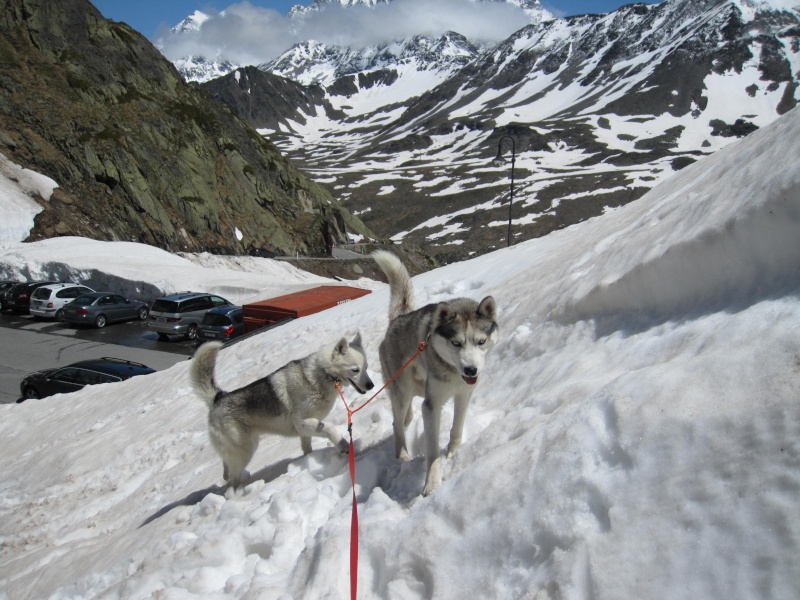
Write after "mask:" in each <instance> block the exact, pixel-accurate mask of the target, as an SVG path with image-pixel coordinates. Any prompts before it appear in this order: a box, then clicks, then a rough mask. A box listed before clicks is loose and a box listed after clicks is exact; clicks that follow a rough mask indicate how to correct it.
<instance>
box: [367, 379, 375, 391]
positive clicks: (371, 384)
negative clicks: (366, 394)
mask: <svg viewBox="0 0 800 600" xmlns="http://www.w3.org/2000/svg"><path fill="white" fill-rule="evenodd" d="M374 387H375V384H374V383H372V381H367V389H368V390H371V389H372V388H374Z"/></svg>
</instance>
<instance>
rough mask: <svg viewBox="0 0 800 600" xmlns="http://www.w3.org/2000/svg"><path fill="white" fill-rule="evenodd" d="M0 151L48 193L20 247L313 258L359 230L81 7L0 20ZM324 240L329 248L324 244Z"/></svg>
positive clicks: (264, 144) (127, 36) (29, 10)
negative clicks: (140, 246) (79, 245)
mask: <svg viewBox="0 0 800 600" xmlns="http://www.w3.org/2000/svg"><path fill="white" fill-rule="evenodd" d="M0 133H1V134H2V135H0V151H1V152H2V153H3V154H4V155H6V156H7V157H8V158H9V159H10V160H12V161H13V162H15V163H17V164H20V165H22V166H24V167H27V168H30V169H33V170H35V171H37V172H40V173H43V174H45V175H47V176H49V177H51V178H52V179H53V180H55V181H56V182H57V183H58V185H59V187H58V188H57V189H56V191H55V192H54V194H53V196H52V198H51V199H50V201H49V202H44V201H42V202H41V204H42V206H43V208H44V210H43V212H41V213H40V214H39V215H38V216H37V218H36V222H35V227H34V230H33V231H32V233H31V237H30V238H29V239H31V240H35V239H41V238H47V237H53V236H58V235H79V236H85V237H90V238H95V239H102V240H127V241H137V242H143V243H147V244H151V245H154V246H158V247H161V248H164V249H167V250H171V251H179V250H180V251H212V252H217V253H226V254H244V253H248V252H251V251H260V252H263V251H271V252H277V253H281V254H293V255H294V254H296V253H300V254H304V255H314V256H321V255H324V254H325V253H326V251H327V248H326V240H325V235H328V236H331V237H332V239H333V240H334V241H341V242H344V241H346V240H347V238H348V233H360V234H366V235H370V233H371V232H370V231H369V230H368V229H367V228H366V227H364V225H363V223H361V221H360V220H359V219H357V218H354V217H353V216H352V215H350V214H349V213H348V212H347V211H346V210H344V209H343V208H342V207H341V206H340V205H339V203H338V202H336V201H335V200H334V199H333V197H332V195H331V194H330V193H329V191H328V190H326V189H325V188H323V187H322V186H321V185H319V184H317V183H314V182H312V181H309V180H308V179H307V178H306V177H305V176H304V175H303V174H301V173H300V172H299V171H298V170H297V169H296V168H295V167H293V166H292V165H291V164H290V163H289V162H288V161H287V160H286V159H285V158H284V157H283V156H281V153H280V152H279V151H278V149H277V148H276V147H275V146H274V145H273V144H272V143H271V142H269V141H268V140H266V139H265V138H264V137H262V136H259V135H258V134H257V133H256V132H255V131H254V130H253V129H252V128H251V127H250V126H248V125H247V124H246V123H245V122H244V121H242V120H241V119H239V118H238V117H236V116H235V115H234V114H233V113H232V112H231V111H230V109H229V108H227V107H226V106H225V105H224V104H221V103H219V102H217V101H215V100H213V99H212V98H211V97H210V96H209V95H208V94H206V93H205V92H203V91H202V90H200V89H198V88H197V87H196V86H193V85H189V84H187V83H186V82H185V81H184V80H183V79H182V78H181V77H180V75H179V74H178V72H177V71H176V70H175V68H174V66H173V65H172V64H170V63H169V61H167V60H166V59H165V58H164V57H163V56H162V55H161V54H160V53H159V52H158V51H157V50H156V49H155V48H154V47H153V46H152V45H151V44H150V42H148V41H147V40H146V39H145V38H144V37H142V36H141V35H140V34H139V33H137V32H136V31H134V30H133V29H131V28H130V27H128V26H127V25H125V24H123V23H115V22H113V21H107V20H106V19H104V18H103V17H102V15H100V13H99V12H98V11H97V10H96V9H95V8H94V7H93V6H92V5H91V3H90V2H88V1H87V0H64V1H60V2H57V3H54V2H47V1H45V0H10V1H8V2H6V3H5V4H4V10H3V11H2V13H0ZM329 241H330V240H329Z"/></svg>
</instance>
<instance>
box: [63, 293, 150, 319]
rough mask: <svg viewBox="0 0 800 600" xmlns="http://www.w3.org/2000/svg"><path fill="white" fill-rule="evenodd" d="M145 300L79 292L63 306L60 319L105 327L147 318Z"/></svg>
mask: <svg viewBox="0 0 800 600" xmlns="http://www.w3.org/2000/svg"><path fill="white" fill-rule="evenodd" d="M148 312H149V310H148V308H147V304H146V303H145V302H141V301H139V300H129V299H127V298H125V297H124V296H120V295H119V294H114V293H112V292H91V293H89V294H81V295H80V296H78V297H77V298H75V299H74V300H73V301H72V302H70V303H69V304H67V305H66V306H64V308H63V309H62V311H61V320H62V321H66V322H67V323H73V324H75V325H94V326H95V327H105V326H106V325H107V324H109V323H117V322H119V321H132V320H134V319H139V320H141V321H144V320H145V319H147V314H148Z"/></svg>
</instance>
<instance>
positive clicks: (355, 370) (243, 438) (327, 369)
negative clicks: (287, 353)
mask: <svg viewBox="0 0 800 600" xmlns="http://www.w3.org/2000/svg"><path fill="white" fill-rule="evenodd" d="M221 347H222V344H221V343H220V342H207V343H205V344H203V345H202V346H200V348H198V350H197V352H196V353H195V355H194V358H193V359H192V364H191V368H190V370H189V379H190V381H191V384H192V387H193V388H194V391H195V393H196V394H197V395H198V396H199V397H200V398H202V399H203V400H204V401H205V402H206V404H208V407H209V411H208V434H209V437H210V438H211V444H212V445H213V446H214V449H215V450H216V451H217V453H218V454H219V455H220V457H221V458H222V466H223V477H224V478H225V481H227V482H228V483H229V484H230V485H231V486H232V487H233V488H237V487H238V486H239V485H240V484H241V483H242V479H243V471H244V468H245V467H246V466H247V464H248V463H249V462H250V460H251V459H252V458H253V454H255V451H256V449H257V448H258V442H259V438H260V437H261V434H262V433H273V434H277V435H285V436H299V437H300V445H301V447H302V449H303V454H308V453H309V452H311V437H312V436H317V437H324V438H328V439H329V440H330V441H331V443H332V444H333V445H334V446H336V447H337V448H338V449H339V451H340V452H343V453H344V452H348V450H349V444H348V442H347V440H346V439H345V438H344V437H343V436H342V435H341V434H339V433H337V432H336V431H335V430H334V428H333V427H331V426H330V425H328V424H327V423H325V422H324V421H323V419H324V418H325V417H327V416H328V413H330V411H331V409H332V408H333V404H334V402H336V399H337V397H338V396H339V392H338V391H337V390H336V388H335V387H334V382H337V381H338V382H340V383H341V385H342V386H347V385H352V386H353V387H354V388H356V390H358V391H359V392H360V393H362V394H365V393H366V392H367V390H370V389H372V388H373V387H374V386H373V383H372V380H371V379H370V378H369V375H368V374H367V359H366V355H365V354H364V349H363V348H362V345H361V334H360V333H359V334H358V335H356V337H355V339H353V341H351V342H349V343H348V341H347V339H346V338H342V339H341V340H339V342H338V343H337V344H336V345H335V346H332V347H323V348H322V349H320V350H318V351H317V352H315V353H314V354H310V355H308V356H306V357H305V358H301V359H299V360H294V361H292V362H290V363H288V364H286V365H284V366H283V367H281V368H280V369H278V370H277V371H275V372H274V373H271V374H270V375H267V376H266V377H263V378H261V379H258V380H256V381H254V382H252V383H250V384H249V385H246V386H244V387H241V388H239V389H237V390H234V391H232V392H225V391H223V390H222V389H220V388H219V386H218V385H217V384H216V381H215V378H214V369H215V364H216V361H217V354H218V353H219V350H220V348H221Z"/></svg>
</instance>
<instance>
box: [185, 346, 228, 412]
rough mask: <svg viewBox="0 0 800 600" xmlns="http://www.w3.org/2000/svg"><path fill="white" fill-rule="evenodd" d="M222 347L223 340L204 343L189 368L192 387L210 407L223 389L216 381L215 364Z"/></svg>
mask: <svg viewBox="0 0 800 600" xmlns="http://www.w3.org/2000/svg"><path fill="white" fill-rule="evenodd" d="M221 348H222V343H221V342H208V343H206V344H203V345H202V346H200V347H199V348H198V349H197V352H195V353H194V358H192V364H191V366H190V368H189V382H190V383H191V384H192V389H194V393H195V394H197V396H198V397H199V398H201V399H202V400H203V402H205V403H206V404H208V407H209V408H211V407H212V406H213V405H214V399H215V398H216V397H217V394H219V393H220V392H221V391H222V390H221V389H220V388H219V386H218V385H217V384H216V382H215V381H214V365H215V364H216V362H217V354H219V351H220V349H221Z"/></svg>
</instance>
